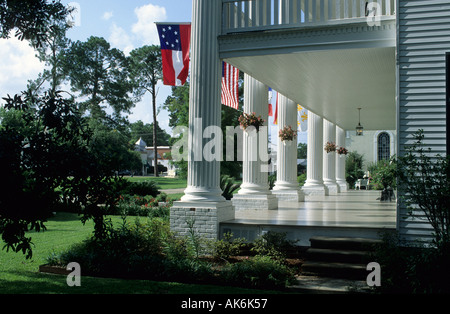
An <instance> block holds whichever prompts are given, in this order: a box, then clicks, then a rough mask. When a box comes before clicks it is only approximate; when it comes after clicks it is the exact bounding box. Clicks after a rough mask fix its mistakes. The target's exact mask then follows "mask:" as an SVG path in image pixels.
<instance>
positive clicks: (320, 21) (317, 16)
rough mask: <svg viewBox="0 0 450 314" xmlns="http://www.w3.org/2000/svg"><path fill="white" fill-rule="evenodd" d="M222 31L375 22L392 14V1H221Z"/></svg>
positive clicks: (393, 4) (235, 31) (393, 13)
mask: <svg viewBox="0 0 450 314" xmlns="http://www.w3.org/2000/svg"><path fill="white" fill-rule="evenodd" d="M222 4H223V24H222V33H223V34H229V33H237V32H248V31H257V30H269V29H279V28H297V27H306V26H320V25H336V24H342V23H349V22H352V21H355V22H357V21H364V20H367V21H368V22H372V23H375V22H377V21H379V20H381V19H382V18H383V17H388V16H392V17H394V16H395V0H238V1H233V0H222Z"/></svg>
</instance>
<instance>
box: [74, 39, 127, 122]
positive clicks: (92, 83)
mask: <svg viewBox="0 0 450 314" xmlns="http://www.w3.org/2000/svg"><path fill="white" fill-rule="evenodd" d="M65 64H66V66H67V73H68V76H69V80H70V82H71V85H72V90H73V91H74V92H78V93H79V96H80V97H82V98H83V97H84V98H85V99H86V100H85V101H84V102H82V103H81V107H80V109H81V111H82V112H83V113H86V112H88V113H89V115H90V116H91V117H92V118H94V119H97V120H100V121H102V122H104V123H106V124H109V125H111V126H112V128H115V127H116V126H117V125H118V124H124V123H125V120H124V118H123V117H122V114H123V113H130V110H131V108H132V107H133V106H134V99H133V98H132V97H131V93H132V91H133V84H132V82H131V81H130V78H129V71H128V61H127V58H126V57H125V55H124V54H123V52H122V51H120V50H118V49H115V48H111V46H110V44H109V43H108V42H107V41H106V40H105V39H104V38H100V37H94V36H91V37H90V38H89V39H88V40H87V41H86V42H81V41H76V42H74V43H73V44H72V45H71V47H70V48H69V51H68V52H67V59H66V63H65ZM106 105H109V106H110V108H111V109H112V111H113V114H112V116H110V115H109V114H108V113H107V112H106V110H105V107H106Z"/></svg>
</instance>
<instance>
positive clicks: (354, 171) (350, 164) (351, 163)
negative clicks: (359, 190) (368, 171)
mask: <svg viewBox="0 0 450 314" xmlns="http://www.w3.org/2000/svg"><path fill="white" fill-rule="evenodd" d="M362 166H363V156H362V155H361V154H359V153H357V152H350V153H348V155H347V158H346V159H345V172H346V180H347V183H348V184H349V186H355V182H356V180H358V179H361V178H362V177H363V175H364V171H363V170H362Z"/></svg>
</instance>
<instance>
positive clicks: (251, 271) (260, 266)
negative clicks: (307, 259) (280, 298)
mask: <svg viewBox="0 0 450 314" xmlns="http://www.w3.org/2000/svg"><path fill="white" fill-rule="evenodd" d="M220 277H221V278H223V279H224V281H225V282H226V283H228V284H231V285H237V284H238V285H239V286H244V287H251V288H255V287H258V288H266V289H280V288H281V289H282V288H285V287H286V286H287V285H290V284H292V283H294V282H295V276H294V274H293V272H292V270H290V269H289V268H288V267H287V266H285V265H283V264H282V263H280V262H279V261H277V260H274V259H272V258H270V257H269V256H261V255H257V256H255V257H252V258H249V259H247V260H244V261H242V262H239V263H235V264H228V265H226V266H225V267H224V268H223V269H222V270H221V272H220Z"/></svg>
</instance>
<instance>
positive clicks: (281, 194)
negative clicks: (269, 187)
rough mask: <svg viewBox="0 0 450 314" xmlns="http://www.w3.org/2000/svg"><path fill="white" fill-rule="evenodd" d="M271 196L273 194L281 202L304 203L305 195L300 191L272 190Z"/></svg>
mask: <svg viewBox="0 0 450 314" xmlns="http://www.w3.org/2000/svg"><path fill="white" fill-rule="evenodd" d="M272 194H274V195H275V196H276V197H277V199H278V200H279V201H283V202H297V203H299V202H304V201H305V194H304V193H303V191H302V190H301V189H295V190H273V191H272Z"/></svg>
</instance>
